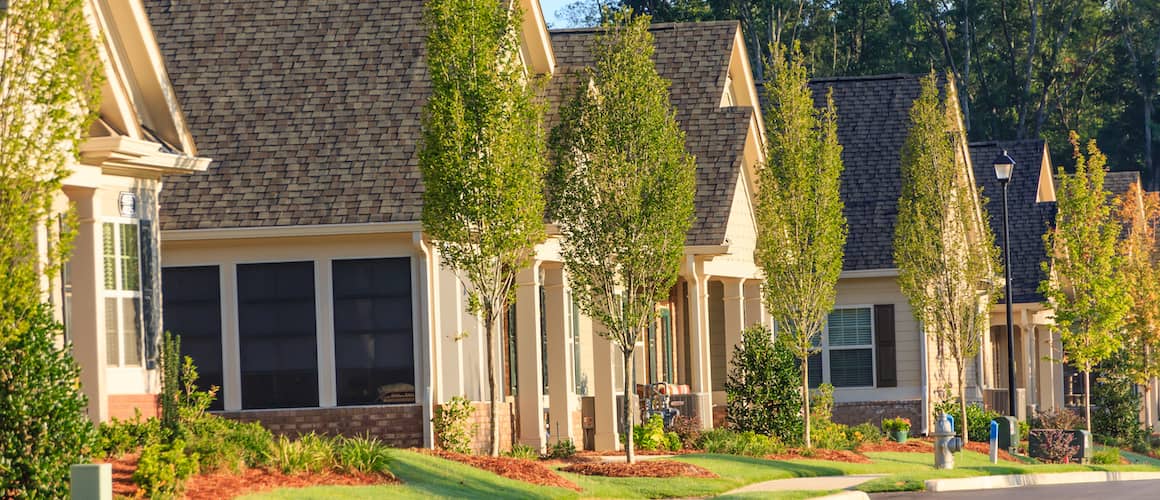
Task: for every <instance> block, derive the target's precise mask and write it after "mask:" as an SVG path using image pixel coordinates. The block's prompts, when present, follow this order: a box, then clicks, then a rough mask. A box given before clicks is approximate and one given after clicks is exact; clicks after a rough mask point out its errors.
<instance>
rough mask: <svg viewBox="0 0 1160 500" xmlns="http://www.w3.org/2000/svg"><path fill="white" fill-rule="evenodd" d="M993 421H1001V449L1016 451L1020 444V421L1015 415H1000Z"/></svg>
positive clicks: (1009, 451)
mask: <svg viewBox="0 0 1160 500" xmlns="http://www.w3.org/2000/svg"><path fill="white" fill-rule="evenodd" d="M992 422H998V423H999V449H1000V450H1007V452H1008V453H1011V452H1012V451H1014V448H1015V447H1016V446H1018V445H1019V421H1018V420H1015V417H1009V416H1008V417H998V418H996V419H994V420H992ZM971 439H974V438H971Z"/></svg>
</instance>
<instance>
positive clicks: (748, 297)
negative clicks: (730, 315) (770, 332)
mask: <svg viewBox="0 0 1160 500" xmlns="http://www.w3.org/2000/svg"><path fill="white" fill-rule="evenodd" d="M743 292H744V295H745V322H744V323H743V324H742V326H744V327H746V328H748V327H751V326H753V325H764V324H765V323H766V321H765V307H764V305H763V304H762V302H761V280H745V289H744V290H743Z"/></svg>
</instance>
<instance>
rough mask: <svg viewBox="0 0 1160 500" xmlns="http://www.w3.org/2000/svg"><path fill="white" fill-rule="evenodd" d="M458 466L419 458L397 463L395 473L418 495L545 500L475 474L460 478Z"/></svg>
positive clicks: (393, 465) (546, 491)
mask: <svg viewBox="0 0 1160 500" xmlns="http://www.w3.org/2000/svg"><path fill="white" fill-rule="evenodd" d="M454 469H455V468H454V467H447V466H446V463H445V462H442V461H437V460H434V459H432V458H430V457H425V456H416V457H414V458H411V459H408V460H395V461H394V462H392V463H391V472H393V473H394V474H395V476H397V477H398V478H399V479H401V480H403V483H404V484H405V485H406V486H407V487H408V488H410V489H411V490H414V491H415V492H417V493H425V494H428V495H430V496H435V497H445V498H487V497H491V498H521V499H522V498H544V497H546V496H549V495H547V493H548V489H545V490H544V493H545V495H532V494H530V493H528V492H525V491H519V490H516V489H513V488H505V487H503V486H502V485H499V484H495V483H494V482H488V481H483V480H481V479H480V478H477V477H472V476H471V475H458V474H456V473H455V471H454Z"/></svg>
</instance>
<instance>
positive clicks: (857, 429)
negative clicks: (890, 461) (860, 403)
mask: <svg viewBox="0 0 1160 500" xmlns="http://www.w3.org/2000/svg"><path fill="white" fill-rule="evenodd" d="M882 437H883V436H882V429H879V428H878V426H877V425H874V424H871V423H869V422H867V423H861V424H858V425H855V426H853V427H849V428H847V429H846V440H847V441H848V442H849V443H850V445H851V446H852V447H854V448H857V447H859V446H862V444H863V443H870V444H877V443H881V442H882Z"/></svg>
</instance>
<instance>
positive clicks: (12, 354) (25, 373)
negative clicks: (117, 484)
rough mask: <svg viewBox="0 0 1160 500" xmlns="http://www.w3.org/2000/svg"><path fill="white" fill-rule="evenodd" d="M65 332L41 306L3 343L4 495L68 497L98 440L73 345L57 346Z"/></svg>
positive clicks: (0, 461) (0, 429) (0, 445)
mask: <svg viewBox="0 0 1160 500" xmlns="http://www.w3.org/2000/svg"><path fill="white" fill-rule="evenodd" d="M0 232H2V231H0ZM60 335H61V326H60V325H59V324H58V323H56V322H55V321H53V319H52V313H51V311H50V309H49V307H48V306H46V305H39V306H36V307H35V308H34V310H33V311H32V312H31V313H30V314H28V315H27V316H26V317H25V318H24V321H23V323H22V324H21V326H20V328H19V331H18V335H15V336H13V337H11V338H9V339H8V340H7V341H0V360H3V361H2V362H0V485H2V486H0V496H14V497H31V498H38V497H63V496H67V493H68V480H69V465H70V464H74V463H81V462H83V461H84V454H85V452H86V450H88V449H90V447H91V446H92V444H93V438H94V433H93V425H92V424H91V423H90V422H89V420H88V418H87V417H86V416H85V405H86V400H85V397H84V395H83V394H81V392H80V380H79V377H80V368H79V367H78V366H77V364H76V362H75V361H74V360H73V358H72V356H71V355H70V354H69V350H70V348H71V346H67V345H66V346H64V347H63V348H58V347H57V346H56V339H57V338H58V336H60Z"/></svg>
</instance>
